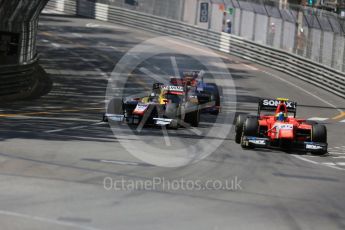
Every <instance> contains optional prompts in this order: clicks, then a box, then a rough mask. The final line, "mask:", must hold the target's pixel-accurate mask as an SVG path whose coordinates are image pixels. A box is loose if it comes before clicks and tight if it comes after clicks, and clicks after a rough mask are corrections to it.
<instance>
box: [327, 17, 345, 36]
mask: <svg viewBox="0 0 345 230" xmlns="http://www.w3.org/2000/svg"><path fill="white" fill-rule="evenodd" d="M328 20H329V23H330V24H331V26H332V29H333V32H334V33H338V34H339V33H343V29H342V28H341V25H340V23H339V20H337V19H336V18H334V17H329V18H328Z"/></svg>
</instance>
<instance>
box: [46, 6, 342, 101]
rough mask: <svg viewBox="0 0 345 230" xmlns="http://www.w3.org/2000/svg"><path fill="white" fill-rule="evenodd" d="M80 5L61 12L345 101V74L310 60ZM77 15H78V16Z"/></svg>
mask: <svg viewBox="0 0 345 230" xmlns="http://www.w3.org/2000/svg"><path fill="white" fill-rule="evenodd" d="M59 1H62V0H51V2H59ZM73 1H75V0H67V1H66V2H73ZM81 2H83V4H70V3H69V4H67V5H65V11H66V12H71V11H73V10H74V12H75V14H79V16H84V17H88V18H94V19H99V20H103V21H108V22H112V23H114V24H120V25H124V26H130V27H134V28H138V29H140V30H147V31H151V32H154V33H157V34H161V35H166V36H177V37H179V38H182V39H186V40H189V41H194V42H197V43H199V44H201V45H204V46H207V47H209V48H212V49H214V50H217V51H221V52H224V53H228V54H231V55H236V56H239V57H241V58H244V59H247V60H250V61H252V62H256V63H258V64H261V65H264V66H268V67H270V68H273V69H276V70H279V71H281V72H284V73H286V74H288V75H290V76H293V77H296V78H299V79H301V80H303V81H306V82H308V83H310V84H313V85H315V86H317V87H319V88H322V89H325V90H327V91H329V92H331V93H334V94H336V95H338V96H340V97H343V98H345V73H343V72H340V71H338V70H335V69H332V68H330V67H327V66H325V65H322V64H319V63H316V62H314V61H312V60H310V59H306V58H303V57H301V56H298V55H295V54H292V53H289V52H287V51H284V50H280V49H276V48H272V47H269V46H265V45H261V44H258V43H254V42H252V41H248V40H245V39H243V38H241V37H238V36H235V35H229V34H227V33H219V32H214V31H211V30H208V29H203V28H200V27H196V26H192V25H189V24H186V23H183V22H180V21H175V20H171V19H167V18H162V17H158V16H154V15H151V14H146V13H142V12H138V11H134V10H128V9H125V8H119V7H114V6H109V5H106V4H101V3H95V1H88V0H79V1H78V3H81ZM69 6H71V7H73V9H69ZM75 6H76V8H75ZM47 7H48V8H49V9H53V8H54V7H52V4H51V3H49V4H48V6H47ZM78 7H79V8H78ZM81 8H87V9H81ZM90 9H92V10H90ZM78 12H82V14H80V13H78Z"/></svg>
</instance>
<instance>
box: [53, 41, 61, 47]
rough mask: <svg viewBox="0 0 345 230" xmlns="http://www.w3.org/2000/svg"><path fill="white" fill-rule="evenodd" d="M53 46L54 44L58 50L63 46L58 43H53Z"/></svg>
mask: <svg viewBox="0 0 345 230" xmlns="http://www.w3.org/2000/svg"><path fill="white" fill-rule="evenodd" d="M51 44H52V46H54V47H56V48H60V47H61V45H59V44H57V43H54V42H52V43H51Z"/></svg>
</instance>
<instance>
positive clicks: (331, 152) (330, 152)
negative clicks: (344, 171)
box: [328, 151, 345, 155]
mask: <svg viewBox="0 0 345 230" xmlns="http://www.w3.org/2000/svg"><path fill="white" fill-rule="evenodd" d="M328 153H329V154H339V155H340V154H341V155H342V154H345V153H342V152H333V151H329V152H328Z"/></svg>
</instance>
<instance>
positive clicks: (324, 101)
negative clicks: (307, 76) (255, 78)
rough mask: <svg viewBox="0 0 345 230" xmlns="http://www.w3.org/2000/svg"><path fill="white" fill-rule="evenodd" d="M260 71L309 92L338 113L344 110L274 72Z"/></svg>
mask: <svg viewBox="0 0 345 230" xmlns="http://www.w3.org/2000/svg"><path fill="white" fill-rule="evenodd" d="M262 72H263V73H266V74H268V75H270V76H271V77H274V78H276V79H278V80H281V81H282V82H285V83H287V84H289V85H291V86H293V87H295V88H297V89H299V90H301V91H303V92H305V93H306V94H309V95H310V96H312V97H314V98H316V99H318V100H319V101H322V102H323V103H325V104H327V105H329V106H331V107H333V108H334V109H336V110H337V111H338V112H340V113H343V112H344V111H343V110H342V109H339V108H337V106H336V105H334V104H332V103H330V102H329V101H326V100H324V99H322V98H321V97H319V96H317V95H315V94H313V93H311V92H309V91H308V90H306V89H303V88H302V87H300V86H298V85H296V84H294V83H292V82H289V81H288V80H286V79H283V78H281V77H279V76H277V75H275V74H272V73H270V72H268V71H264V70H263V71H262Z"/></svg>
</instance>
